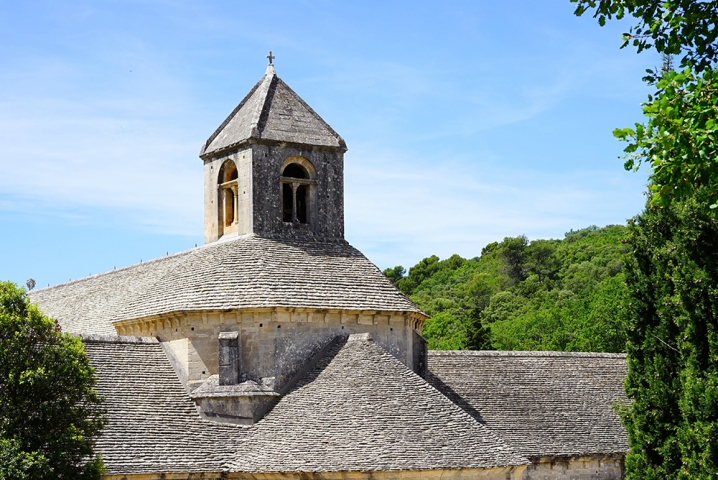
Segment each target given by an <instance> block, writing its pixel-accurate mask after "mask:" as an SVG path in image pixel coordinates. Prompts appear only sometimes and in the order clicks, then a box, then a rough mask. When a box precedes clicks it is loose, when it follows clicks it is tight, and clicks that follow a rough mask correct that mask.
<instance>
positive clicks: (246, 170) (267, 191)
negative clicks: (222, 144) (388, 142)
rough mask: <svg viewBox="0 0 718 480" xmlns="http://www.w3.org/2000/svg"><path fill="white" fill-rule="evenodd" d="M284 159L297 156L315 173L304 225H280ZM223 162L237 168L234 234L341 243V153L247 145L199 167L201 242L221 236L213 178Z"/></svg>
mask: <svg viewBox="0 0 718 480" xmlns="http://www.w3.org/2000/svg"><path fill="white" fill-rule="evenodd" d="M290 157H303V158H304V159H306V160H308V161H309V162H311V164H312V165H313V166H314V168H315V169H316V175H315V178H314V180H315V181H316V185H315V186H314V187H312V195H311V196H310V202H309V210H310V212H309V213H310V222H309V224H308V225H292V224H286V223H284V222H283V221H282V204H281V200H282V196H281V185H280V182H279V178H280V169H281V167H282V164H283V163H284V161H285V160H286V159H288V158H290ZM227 160H232V161H234V163H235V165H236V166H237V175H238V176H237V183H238V200H237V203H238V208H237V216H238V225H237V228H236V234H237V235H243V234H248V233H256V234H258V235H264V236H272V237H287V238H312V237H319V238H322V239H343V238H344V180H343V179H344V154H343V153H341V152H333V151H327V150H323V149H318V148H294V147H280V146H269V145H260V144H251V145H248V146H245V147H244V148H241V149H239V150H237V151H234V152H231V153H228V154H225V155H222V156H220V157H215V158H212V159H209V160H206V161H205V163H204V206H205V207H204V225H205V243H211V242H214V241H216V240H218V239H219V238H220V237H221V236H222V235H223V233H225V232H224V229H223V226H222V225H221V222H219V216H220V208H221V207H220V202H219V199H218V176H219V172H220V169H221V167H222V164H223V163H224V162H225V161H227ZM232 233H235V232H234V231H233V232H232Z"/></svg>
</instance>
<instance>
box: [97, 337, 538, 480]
mask: <svg viewBox="0 0 718 480" xmlns="http://www.w3.org/2000/svg"><path fill="white" fill-rule="evenodd" d="M85 348H86V350H87V353H88V355H89V357H90V361H91V363H92V365H93V366H94V367H95V368H96V370H97V375H98V390H99V392H100V393H101V394H102V395H105V396H106V397H107V399H108V402H107V407H108V417H109V424H108V426H107V427H106V429H105V430H104V433H103V435H102V436H101V437H100V438H99V440H98V441H97V449H98V451H99V452H100V453H101V454H102V456H103V459H104V461H105V466H106V467H107V468H108V470H109V472H108V473H109V474H110V478H118V476H121V475H128V478H132V476H131V475H133V474H136V475H143V474H144V475H158V474H163V473H166V474H167V476H166V477H163V478H190V476H189V475H187V476H185V477H174V476H172V475H173V474H175V475H176V474H178V473H180V472H189V473H192V472H196V477H192V478H218V477H219V476H220V475H217V476H216V477H215V476H212V472H218V473H221V474H222V478H255V477H254V476H255V475H256V478H272V477H271V476H269V477H265V476H264V475H269V474H271V473H272V472H275V473H277V474H284V475H287V478H296V477H294V476H292V475H291V474H292V473H302V472H304V473H305V474H304V476H303V477H302V478H315V477H312V476H311V475H312V472H318V473H317V477H316V478H339V477H332V476H326V477H322V475H326V474H327V473H330V472H334V473H335V474H337V475H339V474H342V475H343V474H344V473H343V472H355V473H354V474H352V475H351V476H350V478H367V476H366V475H360V474H359V472H372V475H373V474H374V473H376V475H377V476H380V478H384V477H385V476H382V473H381V472H394V475H395V477H396V478H438V477H439V476H440V475H439V474H441V475H443V476H441V478H454V477H456V478H491V479H497V480H498V479H501V480H503V479H505V478H516V479H518V478H519V475H520V474H521V472H522V471H523V469H524V468H525V466H526V465H528V464H529V462H528V460H527V459H526V458H525V457H523V456H522V455H520V454H517V453H516V452H515V450H514V449H513V448H512V447H510V446H508V445H506V444H505V443H503V442H502V441H501V440H500V439H499V438H498V437H497V436H496V435H495V434H494V433H492V432H491V431H490V430H489V429H488V428H486V427H485V426H483V425H481V424H480V423H478V422H476V421H475V420H474V419H473V418H471V416H469V415H467V414H466V413H465V412H464V411H462V410H461V409H460V408H459V407H457V406H456V405H454V404H453V403H452V402H450V401H449V400H448V399H447V398H446V397H444V396H443V395H442V394H441V393H439V392H438V391H436V389H434V388H433V387H432V386H430V385H429V384H428V383H426V381H424V380H423V379H422V378H420V377H419V376H418V375H416V374H414V373H413V372H412V371H411V370H409V369H408V368H406V366H404V365H403V364H402V363H401V362H399V361H398V360H396V359H395V358H394V357H393V356H392V355H390V354H388V353H387V352H385V351H384V350H383V349H382V348H381V347H379V346H378V345H376V344H375V343H374V342H373V341H371V337H370V336H369V335H368V334H364V335H362V336H356V337H350V338H349V341H346V342H344V341H342V342H340V343H338V344H337V345H336V346H335V347H334V348H333V349H332V350H331V351H330V352H329V353H328V354H327V355H325V356H324V357H323V358H322V359H321V360H320V361H319V362H318V363H317V364H316V365H315V366H314V367H313V368H311V369H310V371H309V372H307V373H306V374H305V375H304V376H303V377H302V378H301V379H300V380H299V382H298V383H297V384H296V385H295V386H294V387H293V388H291V390H290V391H289V392H287V394H286V395H285V396H284V397H283V398H282V399H281V400H280V401H279V402H278V403H277V405H276V406H275V407H274V409H273V410H272V411H271V412H270V413H269V414H268V415H267V416H266V417H265V418H264V419H263V420H261V421H260V422H259V423H257V424H255V425H253V426H251V427H240V426H235V425H228V424H222V423H216V422H210V421H206V420H203V419H202V418H201V417H200V414H199V413H198V411H197V409H196V407H195V406H194V404H193V402H192V400H191V399H190V397H189V395H188V394H187V392H186V391H185V390H184V388H183V387H182V385H181V383H180V382H179V380H178V378H177V377H176V375H175V374H174V371H173V370H172V367H171V365H170V363H169V361H168V359H167V357H166V356H165V354H164V352H163V350H162V348H161V347H160V345H159V344H157V343H154V342H151V343H149V342H144V341H139V342H138V341H135V340H133V339H126V340H123V339H119V338H117V337H114V338H112V337H107V338H103V337H99V336H97V337H94V338H93V339H92V340H87V341H85ZM230 388H232V387H230ZM234 388H236V386H235V387H234ZM260 390H261V388H260ZM494 467H495V468H494ZM479 469H481V470H479ZM201 472H205V473H204V474H203V475H205V477H199V475H200V474H201ZM412 472H413V473H412ZM462 472H464V473H462ZM468 472H471V473H472V475H471V476H469V477H467V476H466V475H467V473H468ZM140 478H142V477H140ZM146 478H158V477H146ZM386 478H394V477H386Z"/></svg>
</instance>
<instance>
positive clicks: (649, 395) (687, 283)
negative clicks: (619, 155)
mask: <svg viewBox="0 0 718 480" xmlns="http://www.w3.org/2000/svg"><path fill="white" fill-rule="evenodd" d="M709 195H710V194H709V193H708V192H705V191H703V192H699V193H698V195H697V196H696V198H693V199H689V200H686V201H684V202H680V203H674V204H672V205H671V206H670V207H660V206H656V205H651V204H649V205H648V206H647V208H646V211H645V212H644V213H643V214H642V215H640V216H638V217H637V218H636V219H634V220H633V221H632V222H631V224H630V237H629V239H630V240H629V244H630V246H631V248H632V249H633V255H632V257H631V260H630V261H629V263H628V266H627V272H626V274H627V283H628V287H629V293H630V303H629V304H628V305H629V307H628V308H629V312H628V313H629V316H628V318H629V319H630V323H629V328H628V343H627V353H628V367H629V370H628V377H627V380H626V393H627V394H628V396H629V398H631V399H632V403H631V405H630V406H629V407H626V408H625V409H624V411H623V415H622V416H623V419H624V424H625V425H626V428H627V431H628V438H629V445H630V447H631V450H630V452H629V453H628V455H627V457H626V466H627V472H628V474H627V478H629V479H649V480H650V479H663V478H677V479H689V478H690V479H709V478H715V476H716V472H717V471H718V222H717V221H716V219H715V217H714V216H713V215H711V214H710V212H709V211H708V210H707V209H706V208H705V204H706V201H707V198H708V197H709Z"/></svg>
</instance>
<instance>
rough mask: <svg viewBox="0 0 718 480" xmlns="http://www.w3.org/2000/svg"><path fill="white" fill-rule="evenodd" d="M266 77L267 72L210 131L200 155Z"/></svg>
mask: <svg viewBox="0 0 718 480" xmlns="http://www.w3.org/2000/svg"><path fill="white" fill-rule="evenodd" d="M266 77H267V74H266V73H265V74H264V75H263V76H262V78H260V79H259V81H258V82H257V83H256V84H255V85H254V87H252V89H251V90H250V91H249V93H248V94H247V95H245V96H244V98H243V99H242V101H241V102H239V104H238V105H237V106H236V107H234V110H232V113H230V114H229V115H228V116H227V118H225V119H224V122H222V123H221V125H220V126H219V127H217V129H216V130H215V131H214V132H213V133H212V135H210V136H209V138H208V139H207V141H206V142H204V144H203V145H202V148H201V149H200V151H199V156H200V157H201V156H202V155H204V153H205V152H206V151H207V147H209V146H210V144H211V143H212V142H213V141H214V139H215V138H217V135H219V134H220V133H221V132H222V130H223V129H224V127H226V126H227V124H228V123H229V122H231V121H232V119H233V118H234V117H235V115H237V113H239V111H240V110H241V109H242V107H244V105H245V104H246V103H247V101H249V99H250V98H252V95H254V92H256V91H257V89H258V88H259V86H260V85H261V84H262V82H264V79H265V78H266Z"/></svg>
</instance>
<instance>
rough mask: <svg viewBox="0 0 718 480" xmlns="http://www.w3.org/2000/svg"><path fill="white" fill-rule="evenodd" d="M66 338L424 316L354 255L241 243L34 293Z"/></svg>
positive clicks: (253, 240)
mask: <svg viewBox="0 0 718 480" xmlns="http://www.w3.org/2000/svg"><path fill="white" fill-rule="evenodd" d="M30 298H31V300H32V301H33V302H35V303H37V304H38V306H39V307H40V309H42V310H43V311H44V312H45V313H46V314H47V315H49V316H50V317H53V318H55V319H57V321H58V322H59V323H60V326H61V327H62V328H63V330H64V331H66V332H69V333H74V334H97V335H116V334H117V331H116V330H115V328H114V326H113V325H112V322H113V321H119V320H130V319H138V318H144V317H148V316H152V315H161V314H165V313H171V312H179V311H201V310H205V311H206V310H225V309H243V308H271V307H285V308H321V309H337V310H354V311H356V310H373V311H392V312H416V313H419V314H422V315H423V313H422V312H421V311H420V310H419V309H418V308H417V307H416V305H414V304H413V303H412V302H411V301H410V300H409V299H408V298H406V297H405V296H404V294H402V293H401V292H400V291H399V290H398V289H397V288H396V287H395V286H394V285H393V284H392V283H391V282H390V281H389V280H388V279H387V278H386V277H385V276H384V274H383V273H381V271H380V270H379V269H378V268H377V267H376V266H375V265H374V264H373V263H371V262H370V261H369V260H368V259H367V258H366V257H365V256H364V255H362V253H361V252H359V250H357V249H355V248H354V247H352V246H351V245H349V243H347V242H345V241H339V242H317V241H299V240H286V239H270V238H264V237H259V236H257V235H253V234H250V235H245V236H241V237H237V238H236V239H232V240H229V241H222V242H215V243H210V244H207V245H203V246H201V247H197V248H193V249H191V250H187V251H184V252H180V253H177V254H174V255H169V256H166V257H162V258H158V259H156V260H152V261H149V262H144V263H139V264H136V265H132V266H130V267H126V268H122V269H119V270H113V271H110V272H107V273H103V274H100V275H93V276H91V277H87V278H83V279H80V280H75V281H72V282H68V283H64V284H60V285H56V286H53V287H48V288H43V289H39V290H33V291H32V292H30Z"/></svg>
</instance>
